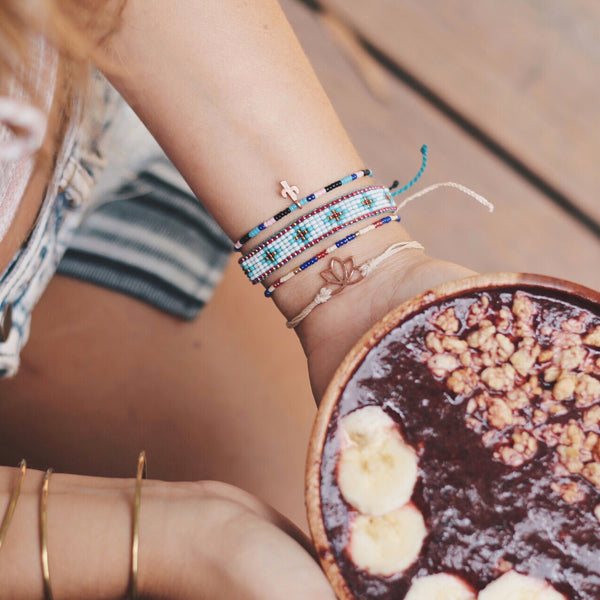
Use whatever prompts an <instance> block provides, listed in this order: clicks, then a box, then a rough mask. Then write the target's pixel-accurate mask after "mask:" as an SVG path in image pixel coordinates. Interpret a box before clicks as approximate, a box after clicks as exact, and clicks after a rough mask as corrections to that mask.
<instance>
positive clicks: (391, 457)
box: [338, 406, 417, 515]
mask: <svg viewBox="0 0 600 600" xmlns="http://www.w3.org/2000/svg"><path fill="white" fill-rule="evenodd" d="M340 427H341V432H342V438H343V442H342V449H341V452H340V460H339V464H338V486H339V488H340V491H341V493H342V496H343V497H344V499H345V500H346V501H347V502H348V503H349V504H351V505H352V506H353V507H354V508H356V509H357V510H359V511H360V512H361V513H363V514H367V515H383V514H386V513H388V512H390V511H392V510H394V509H396V508H399V507H400V506H403V505H404V504H406V503H407V502H408V501H409V500H410V497H411V496H412V492H413V488H414V486H415V483H416V481H417V455H416V454H415V451H414V450H413V449H412V448H411V447H410V446H408V445H407V444H405V443H404V441H403V439H402V435H401V434H400V430H399V429H398V426H397V425H396V423H395V422H394V421H393V420H392V419H391V418H390V417H389V416H388V415H387V414H386V413H385V412H384V411H383V410H382V409H381V408H379V407H378V406H367V407H365V408H360V409H358V410H355V411H354V412H352V413H350V414H349V415H347V416H346V417H344V418H343V419H342V420H341V425H340Z"/></svg>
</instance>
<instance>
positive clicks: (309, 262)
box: [265, 216, 400, 298]
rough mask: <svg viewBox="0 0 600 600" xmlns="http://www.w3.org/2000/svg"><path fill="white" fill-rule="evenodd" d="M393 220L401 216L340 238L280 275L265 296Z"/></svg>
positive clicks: (386, 219) (381, 220) (378, 222)
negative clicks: (285, 273) (358, 238)
mask: <svg viewBox="0 0 600 600" xmlns="http://www.w3.org/2000/svg"><path fill="white" fill-rule="evenodd" d="M392 221H396V222H398V223H399V222H400V217H399V216H397V217H395V218H394V217H389V216H388V217H383V219H379V221H375V222H374V223H371V224H370V225H367V226H366V227H363V228H362V229H359V230H358V231H355V232H354V233H351V234H349V235H347V236H346V237H344V238H342V239H341V240H338V241H337V242H336V243H335V244H333V245H331V246H329V248H326V249H325V250H323V251H322V252H319V254H316V255H315V256H313V257H312V258H310V259H309V260H307V261H305V262H303V263H302V264H301V265H299V266H298V267H296V268H295V269H294V270H293V271H290V272H289V273H288V274H287V275H284V276H283V277H280V278H279V279H277V280H276V281H274V282H273V283H272V284H271V285H270V286H269V287H268V288H267V289H266V290H265V296H266V297H267V298H268V297H269V296H271V295H272V294H273V292H274V291H275V290H276V289H277V288H278V287H279V286H280V285H282V284H284V283H285V282H286V281H289V280H290V279H292V277H295V276H296V275H298V273H301V272H302V271H304V270H306V269H308V267H310V266H311V265H314V264H315V263H317V262H319V261H320V260H321V259H322V258H325V257H326V256H327V255H328V254H331V253H332V252H334V251H335V250H337V249H338V248H341V247H342V246H345V245H346V244H347V243H349V242H351V241H353V240H355V239H356V238H357V237H360V236H361V235H365V234H367V233H369V232H371V231H373V230H374V229H378V228H379V227H381V226H382V225H386V224H387V223H391V222H392Z"/></svg>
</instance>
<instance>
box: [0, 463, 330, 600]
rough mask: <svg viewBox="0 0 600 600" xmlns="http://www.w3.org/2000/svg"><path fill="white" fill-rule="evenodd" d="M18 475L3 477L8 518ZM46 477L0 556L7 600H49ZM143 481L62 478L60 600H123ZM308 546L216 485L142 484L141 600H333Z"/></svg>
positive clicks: (271, 514) (27, 499)
mask: <svg viewBox="0 0 600 600" xmlns="http://www.w3.org/2000/svg"><path fill="white" fill-rule="evenodd" d="M15 474H16V470H15V469H9V468H0V515H3V514H4V511H5V510H6V507H7V506H8V502H9V498H10V495H11V493H12V490H13V488H14V483H15V480H16V477H15ZM41 480H42V473H41V472H40V471H33V470H29V471H28V472H27V474H26V476H25V480H24V482H23V487H22V489H21V495H20V497H19V500H18V504H17V508H16V510H15V513H14V517H13V520H12V522H11V523H10V527H9V530H8V533H7V536H6V538H5V541H4V544H3V546H2V548H1V552H0V599H1V600H5V599H7V600H34V599H35V600H39V599H40V598H42V597H43V588H42V573H41V566H40V565H41V562H40V541H39V496H40V489H41ZM134 489H135V481H134V480H131V479H106V478H97V477H81V476H76V475H63V474H54V475H52V477H51V479H50V484H49V496H48V505H47V523H48V528H47V531H48V557H49V570H50V582H51V588H52V591H53V595H54V597H55V598H88V599H89V600H94V599H96V598H103V599H104V600H107V599H113V600H120V599H122V598H124V597H127V596H128V589H129V582H130V572H131V530H132V529H131V528H132V503H133V495H134ZM309 551H310V545H309V542H308V540H307V538H306V537H305V536H303V534H301V533H300V532H299V531H298V530H297V529H296V528H295V527H294V526H293V525H291V524H290V523H289V522H288V521H286V520H285V519H284V518H283V517H281V516H280V515H279V514H278V513H276V512H275V511H274V510H272V509H271V508H269V507H268V506H267V505H265V504H264V503H262V502H260V501H259V500H258V499H256V498H255V497H253V496H251V495H250V494H247V493H245V492H243V491H242V490H240V489H238V488H235V487H233V486H230V485H226V484H222V483H217V482H199V483H165V482H160V481H150V480H149V481H144V482H143V485H142V495H141V507H140V515H139V571H138V585H137V589H138V597H140V598H146V599H154V598H156V599H159V598H160V599H161V600H255V599H256V600H258V599H260V600H281V599H282V598H285V599H286V600H296V599H297V600H334V595H333V592H332V591H331V589H330V587H329V584H328V583H327V580H326V578H325V576H324V575H323V573H322V572H321V570H320V568H319V566H318V564H317V562H316V561H315V559H314V558H313V557H312V556H311V555H310V553H309Z"/></svg>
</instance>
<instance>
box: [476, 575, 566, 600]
mask: <svg viewBox="0 0 600 600" xmlns="http://www.w3.org/2000/svg"><path fill="white" fill-rule="evenodd" d="M479 600H567V598H565V596H563V595H562V594H560V593H559V592H557V591H556V590H555V589H554V588H553V587H552V586H551V585H550V584H549V583H547V582H546V581H544V580H543V579H536V578H535V577H529V576H527V575H520V574H519V573H516V572H515V571H509V572H508V573H505V574H504V575H502V577H500V579H496V581H492V583H490V584H489V585H488V586H487V587H486V588H485V589H484V590H482V591H481V592H480V593H479Z"/></svg>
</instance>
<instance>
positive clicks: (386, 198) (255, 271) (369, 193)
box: [238, 186, 396, 283]
mask: <svg viewBox="0 0 600 600" xmlns="http://www.w3.org/2000/svg"><path fill="white" fill-rule="evenodd" d="M395 211H396V205H395V203H394V200H393V198H392V194H391V192H390V191H389V190H388V189H387V188H386V187H384V186H369V187H367V188H363V189H360V190H355V191H354V192H351V193H350V194H346V195H344V196H340V197H338V198H336V199H335V200H332V201H331V202H328V203H327V204H324V205H323V206H320V207H318V208H317V209H315V210H314V211H312V212H310V213H307V214H305V215H304V216H302V217H300V218H299V219H297V220H296V221H294V222H293V223H291V224H290V225H288V226H287V227H285V228H283V229H281V230H280V231H279V232H277V233H276V234H275V235H273V236H272V237H271V238H269V239H268V240H266V241H265V242H263V243H262V244H260V245H259V246H257V247H256V248H254V249H253V250H251V251H250V252H249V253H248V254H246V255H245V256H243V257H242V258H240V259H239V261H238V262H239V264H240V265H241V267H242V269H243V271H244V273H245V274H246V275H247V277H248V278H249V279H250V280H251V281H252V283H258V282H259V281H262V280H263V279H264V278H265V277H267V276H268V275H270V274H271V273H273V272H275V271H276V270H277V269H279V268H281V267H282V266H283V265H284V264H286V263H287V262H289V261H290V260H292V259H293V258H294V257H296V256H298V255H299V254H301V253H302V252H304V251H305V250H307V249H308V248H311V247H312V246H314V245H315V244H317V243H319V242H320V241H322V240H323V239H325V238H327V237H328V236H330V235H332V234H333V233H335V232H336V231H339V230H340V229H343V228H344V227H347V226H349V225H352V224H354V223H358V222H359V221H361V220H364V219H367V218H369V217H372V216H377V215H379V214H382V213H385V212H395Z"/></svg>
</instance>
